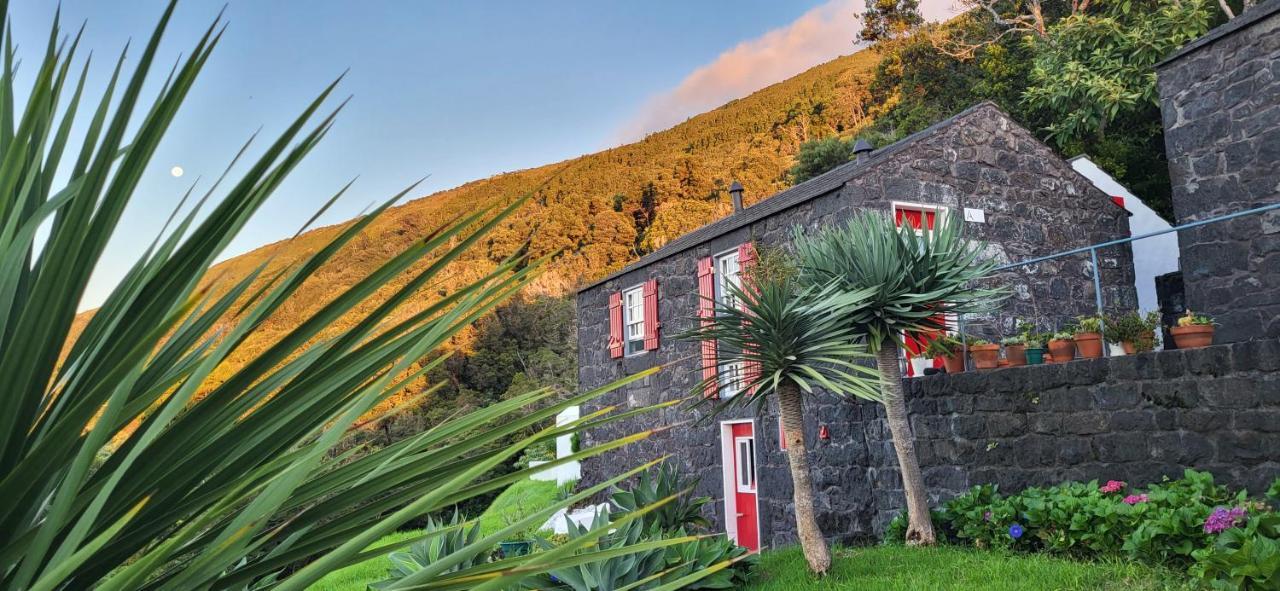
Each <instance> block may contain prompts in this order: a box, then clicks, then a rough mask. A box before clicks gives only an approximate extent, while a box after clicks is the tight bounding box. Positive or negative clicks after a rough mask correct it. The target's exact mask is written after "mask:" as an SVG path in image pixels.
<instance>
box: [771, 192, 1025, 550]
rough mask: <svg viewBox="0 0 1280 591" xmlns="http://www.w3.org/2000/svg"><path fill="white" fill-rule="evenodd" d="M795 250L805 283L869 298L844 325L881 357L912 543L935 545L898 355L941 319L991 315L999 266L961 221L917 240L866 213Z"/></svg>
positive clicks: (797, 242) (802, 239)
mask: <svg viewBox="0 0 1280 591" xmlns="http://www.w3.org/2000/svg"><path fill="white" fill-rule="evenodd" d="M794 247H795V251H796V256H797V258H798V259H799V271H800V277H801V281H802V283H807V284H810V285H815V286H819V285H821V286H831V285H835V286H838V288H839V289H840V290H842V291H845V292H847V293H857V294H859V295H860V296H862V301H861V302H860V304H859V305H858V306H856V307H853V308H850V309H848V312H847V313H846V314H845V315H844V316H843V317H842V318H841V321H842V322H843V323H844V324H845V325H846V326H847V327H849V328H850V329H851V330H853V331H855V332H857V333H860V334H864V335H866V338H867V341H866V342H867V345H868V347H870V349H871V350H872V351H873V352H874V353H875V355H876V367H877V368H878V370H879V374H880V382H881V389H882V390H883V399H884V406H885V415H886V417H887V419H888V423H889V430H890V433H891V435H892V437H893V443H894V449H895V450H896V452H897V456H898V466H899V468H901V470H902V480H903V489H904V490H905V492H906V497H907V515H908V527H907V541H908V542H909V543H918V544H933V543H934V542H935V540H936V537H935V535H934V531H933V524H932V522H931V520H930V518H929V500H928V497H927V495H926V494H925V488H924V478H923V476H922V475H921V473H920V462H919V460H918V459H917V458H916V453H915V442H914V437H913V435H912V433H911V424H910V421H909V418H908V416H907V408H906V402H905V401H904V400H903V392H902V368H901V366H899V365H898V351H899V347H900V346H901V342H902V340H903V338H904V335H908V334H912V333H922V332H936V331H939V330H941V329H944V328H945V326H943V325H940V323H939V322H938V320H937V318H939V317H941V316H943V315H946V314H965V313H974V312H979V311H982V310H986V309H988V308H989V306H990V305H991V304H993V303H994V302H996V301H998V300H999V299H1000V298H1002V297H1004V296H1003V293H1002V292H1001V291H998V290H992V289H986V288H982V287H980V286H978V285H976V284H977V282H978V280H980V279H982V278H983V277H985V276H986V275H987V274H988V273H990V272H991V270H992V269H993V268H994V267H995V263H994V262H991V261H989V260H983V259H982V258H981V254H982V250H983V249H982V247H981V245H980V244H977V243H975V242H972V241H970V240H969V239H967V238H965V236H964V234H963V227H962V226H961V225H960V219H959V218H958V217H955V216H951V217H948V218H947V219H945V220H943V222H942V223H940V224H938V225H937V226H936V227H935V228H934V229H932V230H930V231H928V232H923V233H920V234H917V233H916V232H915V231H914V230H912V229H911V228H907V227H904V228H899V227H897V225H896V224H895V223H894V220H893V219H891V218H890V217H888V216H886V215H883V214H880V213H877V212H864V213H860V214H858V215H855V216H854V217H853V218H852V219H851V220H849V222H848V224H846V225H843V226H833V227H829V228H825V229H823V230H820V231H819V232H817V233H816V234H813V235H809V234H807V233H806V232H805V230H804V229H801V228H797V229H796V231H795V239H794Z"/></svg>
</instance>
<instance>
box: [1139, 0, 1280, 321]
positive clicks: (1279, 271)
mask: <svg viewBox="0 0 1280 591" xmlns="http://www.w3.org/2000/svg"><path fill="white" fill-rule="evenodd" d="M1159 88H1160V103H1161V110H1162V112H1163V117H1164V127H1165V151H1166V152H1167V155H1168V158H1169V174H1170V176H1171V178H1172V180H1173V205H1174V212H1175V214H1176V215H1177V221H1178V223H1179V224H1185V223H1188V222H1191V221H1195V220H1201V219H1206V218H1210V217H1213V216H1217V215H1222V214H1227V213H1231V212H1235V211H1240V210H1244V209H1249V208H1253V207H1258V206H1262V205H1266V204H1273V203H1278V202H1280V0H1271V1H1270V2H1264V3H1262V4H1259V5H1257V6H1255V7H1253V8H1252V9H1250V10H1248V11H1246V12H1245V13H1244V14H1242V15H1240V16H1239V17H1237V18H1236V19H1235V20H1232V21H1230V22H1229V23H1227V24H1225V25H1223V26H1222V27H1219V28H1218V29H1215V30H1214V31H1211V32H1210V33H1209V34H1208V35H1206V36H1205V37H1204V38H1203V39H1201V40H1199V41H1196V42H1194V43H1192V44H1191V45H1189V46H1188V47H1187V48H1185V49H1183V50H1182V51H1181V52H1179V53H1178V54H1177V55H1175V56H1174V57H1172V58H1170V59H1169V60H1168V61H1166V62H1165V63H1164V64H1163V65H1162V66H1161V67H1160V69H1159ZM1178 240H1179V244H1180V247H1181V266H1182V271H1183V274H1184V281H1185V282H1186V298H1187V305H1188V306H1189V307H1190V308H1191V309H1192V310H1195V311H1203V312H1206V313H1208V314H1210V315H1212V316H1213V317H1214V319H1215V320H1216V321H1217V322H1218V323H1219V329H1218V335H1217V338H1218V342H1231V341H1238V340H1243V339H1248V338H1256V337H1276V336H1280V211H1272V212H1270V213H1268V214H1264V215H1254V216H1247V217H1242V218H1237V219H1234V220H1230V221H1226V222H1221V223H1215V224H1209V225H1206V226H1201V227H1199V228H1195V229H1191V230H1187V231H1184V232H1181V233H1180V234H1179V237H1178Z"/></svg>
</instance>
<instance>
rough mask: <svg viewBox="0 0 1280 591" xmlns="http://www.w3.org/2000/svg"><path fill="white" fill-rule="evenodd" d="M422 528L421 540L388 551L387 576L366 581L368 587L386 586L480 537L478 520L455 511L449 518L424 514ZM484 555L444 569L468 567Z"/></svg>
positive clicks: (447, 571) (479, 562) (379, 588)
mask: <svg viewBox="0 0 1280 591" xmlns="http://www.w3.org/2000/svg"><path fill="white" fill-rule="evenodd" d="M422 531H423V533H424V537H423V539H420V540H418V541H417V542H414V543H413V544H410V545H409V547H408V548H406V549H404V550H401V551H399V552H392V553H391V554H389V555H388V556H387V560H389V561H391V569H390V571H388V572H387V578H386V579H383V580H381V581H378V582H376V583H370V584H369V588H370V589H374V590H376V591H382V590H383V589H390V588H391V587H392V585H394V584H395V583H396V582H397V581H399V580H400V579H403V578H405V577H407V576H409V575H411V574H413V573H415V572H418V571H420V570H422V569H423V568H425V567H426V566H427V565H430V564H432V563H435V562H439V561H440V560H442V559H444V558H445V557H447V556H449V555H451V554H454V553H456V552H461V551H463V550H465V549H466V548H467V547H468V546H474V545H475V544H476V542H478V541H479V540H480V524H479V523H478V522H470V523H468V522H467V521H465V520H464V519H462V518H461V516H460V514H459V513H458V512H456V511H455V512H454V513H453V517H452V518H451V519H449V521H444V520H437V519H436V518H435V517H428V518H427V523H426V525H425V526H424V527H423V528H422ZM486 558H488V556H487V555H485V554H479V555H476V556H472V557H470V558H468V559H467V560H463V561H461V562H459V563H457V564H455V565H453V566H451V567H449V568H448V569H446V570H445V572H446V573H450V572H454V571H459V570H465V569H468V568H471V567H473V566H475V565H477V564H481V563H483V562H484V561H485V559H486Z"/></svg>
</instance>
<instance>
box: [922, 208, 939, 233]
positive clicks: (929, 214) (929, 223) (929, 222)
mask: <svg viewBox="0 0 1280 591" xmlns="http://www.w3.org/2000/svg"><path fill="white" fill-rule="evenodd" d="M937 214H938V213H937V212H936V211H926V212H924V217H925V227H926V228H928V229H930V230H932V229H933V218H934V216H936V215H937Z"/></svg>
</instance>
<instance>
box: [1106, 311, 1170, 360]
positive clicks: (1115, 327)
mask: <svg viewBox="0 0 1280 591" xmlns="http://www.w3.org/2000/svg"><path fill="white" fill-rule="evenodd" d="M1159 327H1160V313H1159V312H1147V313H1146V314H1139V313H1137V312H1129V313H1128V314H1121V315H1117V316H1108V317H1107V319H1106V329H1107V331H1106V334H1107V341H1108V342H1111V343H1119V344H1120V346H1121V347H1123V348H1124V353H1125V355H1133V354H1134V353H1145V352H1147V351H1153V350H1155V348H1156V329H1157V328H1159Z"/></svg>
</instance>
